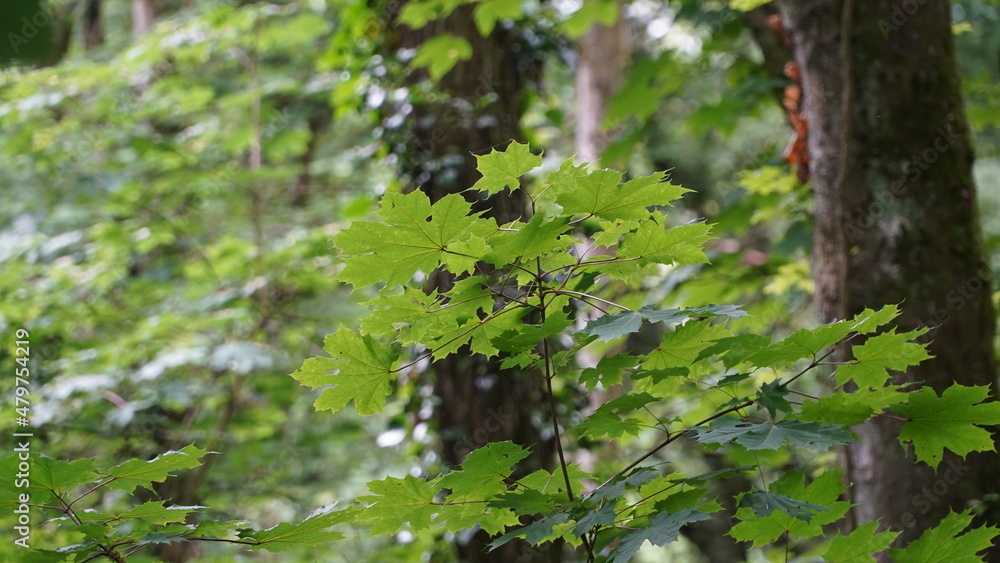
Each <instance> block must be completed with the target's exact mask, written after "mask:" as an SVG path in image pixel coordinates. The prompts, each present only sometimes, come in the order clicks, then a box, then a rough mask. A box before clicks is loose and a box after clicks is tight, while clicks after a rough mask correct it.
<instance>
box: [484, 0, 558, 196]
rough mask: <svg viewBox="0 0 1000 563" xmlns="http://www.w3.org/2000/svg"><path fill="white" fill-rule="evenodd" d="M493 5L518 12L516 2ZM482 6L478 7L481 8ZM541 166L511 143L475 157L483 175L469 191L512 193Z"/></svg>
mask: <svg viewBox="0 0 1000 563" xmlns="http://www.w3.org/2000/svg"><path fill="white" fill-rule="evenodd" d="M491 3H493V4H498V3H504V4H507V5H509V6H514V8H515V9H516V10H518V11H520V6H519V5H518V4H517V3H516V2H509V1H494V2H491ZM482 7H483V5H481V6H480V8H482ZM541 165H542V157H541V155H538V154H533V153H532V152H531V149H529V148H528V145H526V144H522V143H518V142H517V141H512V142H511V143H510V144H509V145H507V148H506V149H504V150H503V151H498V150H496V149H493V150H491V151H490V153H489V154H485V155H478V154H477V155H476V169H477V170H479V173H480V174H482V175H483V177H482V178H480V179H479V181H478V182H476V183H475V185H473V186H472V188H471V189H473V190H478V191H482V192H486V193H487V194H489V195H495V194H498V193H500V192H502V191H503V190H504V189H505V188H510V191H514V190H516V189H519V188H520V187H521V176H523V175H525V174H527V173H528V172H531V171H532V170H533V169H535V168H536V167H538V166H541Z"/></svg>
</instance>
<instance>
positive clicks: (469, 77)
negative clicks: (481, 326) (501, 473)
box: [398, 6, 561, 563]
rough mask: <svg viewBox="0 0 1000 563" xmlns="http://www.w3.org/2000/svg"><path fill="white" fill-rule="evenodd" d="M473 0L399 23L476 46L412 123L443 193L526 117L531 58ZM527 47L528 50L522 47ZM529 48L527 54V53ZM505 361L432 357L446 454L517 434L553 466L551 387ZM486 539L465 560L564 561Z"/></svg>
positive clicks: (469, 175) (402, 36)
mask: <svg viewBox="0 0 1000 563" xmlns="http://www.w3.org/2000/svg"><path fill="white" fill-rule="evenodd" d="M472 8H473V7H472V6H463V7H460V8H458V9H456V10H455V12H454V13H453V14H452V15H450V16H448V17H447V18H445V19H443V20H439V21H436V22H432V23H430V24H428V25H427V26H426V27H424V28H421V29H418V30H413V29H409V28H406V27H400V28H399V36H398V39H399V47H401V48H411V49H412V48H417V47H418V46H419V45H420V44H422V43H423V42H424V41H426V40H427V39H429V38H431V37H433V36H435V35H438V34H440V33H451V34H454V35H455V36H457V37H461V38H463V39H465V40H467V41H468V42H469V43H470V44H471V45H472V56H471V58H470V59H468V60H465V61H460V62H459V63H458V64H456V65H455V67H454V68H453V69H452V70H451V71H450V72H449V73H448V74H446V75H444V76H443V77H442V78H441V79H440V81H439V82H438V83H437V85H436V86H437V88H438V89H439V90H440V91H442V92H444V93H445V94H446V96H444V97H443V98H444V99H443V100H442V101H440V102H423V103H416V104H414V107H413V110H412V113H411V114H410V115H409V116H408V122H409V123H411V124H412V130H411V131H410V132H409V138H408V146H407V147H406V150H405V153H406V154H405V156H404V158H403V161H404V164H403V167H404V172H406V173H407V174H408V175H409V176H410V177H411V178H412V181H413V185H414V187H419V189H421V190H423V191H424V192H425V193H427V195H428V196H429V197H430V199H431V200H432V201H436V200H438V199H440V198H442V197H444V196H445V195H447V194H451V193H459V192H461V191H463V190H466V189H468V188H469V187H471V186H472V185H473V184H474V183H475V182H476V180H478V178H479V172H478V171H476V160H475V157H474V155H473V153H475V154H486V153H487V152H489V151H490V150H491V149H492V148H494V147H496V148H502V147H503V146H505V145H506V144H507V142H508V141H510V140H511V139H521V138H523V136H522V135H521V129H520V120H521V103H522V93H523V91H524V85H525V81H524V77H525V76H526V75H530V74H532V73H533V72H534V69H533V68H532V67H531V66H530V62H527V61H524V60H519V59H518V57H517V55H516V53H515V47H514V45H515V43H516V41H517V38H516V35H515V34H514V33H513V32H512V31H510V30H505V29H502V28H500V27H499V26H498V27H497V29H495V30H494V31H493V33H492V34H490V35H489V36H488V37H482V36H481V35H480V34H479V32H478V31H477V29H476V27H475V24H474V21H473V19H472ZM522 52H523V51H522ZM521 56H522V57H524V56H525V55H523V54H522V55H521ZM423 78H424V75H423V73H422V72H418V73H414V74H413V75H412V76H411V77H410V79H409V80H410V82H411V84H416V83H417V82H419V81H420V80H421V79H423ZM473 203H474V208H476V209H485V210H487V216H488V217H493V218H494V219H496V220H497V222H498V223H501V224H503V223H506V222H509V221H513V220H515V219H519V218H523V217H526V216H527V215H528V214H529V212H530V210H529V202H528V198H527V196H526V194H525V193H524V192H523V190H518V191H515V192H514V193H513V194H511V193H507V192H504V193H501V194H499V195H497V196H496V197H493V198H490V199H488V200H480V201H474V202H473ZM453 281H454V280H453V279H451V277H450V276H449V275H447V274H446V273H444V272H440V271H439V272H436V273H435V274H434V275H432V276H431V279H430V280H429V286H430V287H446V286H447V285H448V284H451V283H453ZM499 363H500V362H499V361H498V360H487V359H486V358H485V357H483V356H481V355H471V354H468V355H461V356H455V357H452V358H445V359H442V360H439V361H437V362H435V363H434V364H433V365H432V366H431V369H432V371H433V376H434V393H435V396H436V398H437V400H438V405H437V406H436V408H435V413H434V419H435V422H436V423H437V429H438V432H439V436H440V443H441V452H440V453H441V459H442V461H443V462H444V464H445V465H447V466H451V467H454V466H457V465H460V464H461V463H462V461H463V460H464V459H465V456H466V455H467V454H468V453H469V452H470V451H472V450H474V449H476V448H479V447H482V446H484V445H485V444H486V443H487V442H495V441H504V440H511V441H513V442H515V443H517V444H519V445H521V446H524V447H527V448H530V449H531V452H532V453H531V456H530V457H529V458H527V459H525V460H524V461H523V462H522V463H521V464H519V466H520V467H519V470H520V471H521V472H523V473H524V474H527V473H530V472H531V471H534V470H536V469H540V468H543V467H551V466H552V454H553V452H554V450H553V446H554V444H553V442H552V438H551V436H549V435H548V434H551V432H549V433H546V434H543V432H544V431H543V428H549V426H547V425H545V426H540V423H539V422H538V421H543V423H542V424H544V421H547V420H548V416H546V415H544V414H541V415H540V413H545V412H547V411H546V410H544V409H543V405H544V404H545V399H546V396H545V392H544V386H543V385H542V381H541V376H540V374H538V373H535V372H532V371H522V370H509V369H501V368H500V367H499ZM488 543H489V538H488V537H487V536H486V534H485V533H483V532H478V533H475V534H473V535H471V536H462V535H460V536H459V537H458V538H457V540H456V547H457V551H458V557H459V560H460V561H463V562H504V563H508V562H519V561H559V560H561V549H560V548H558V547H556V548H550V549H548V550H546V551H545V552H542V551H539V550H532V549H526V548H525V546H523V545H519V544H520V542H510V543H507V544H505V545H504V546H502V547H500V548H499V549H497V550H496V551H493V552H486V549H487V548H486V546H487V544H488Z"/></svg>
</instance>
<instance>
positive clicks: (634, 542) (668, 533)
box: [611, 508, 711, 563]
mask: <svg viewBox="0 0 1000 563" xmlns="http://www.w3.org/2000/svg"><path fill="white" fill-rule="evenodd" d="M709 518H711V516H710V515H709V514H706V513H704V512H698V511H696V510H692V509H690V508H687V509H684V510H681V511H680V512H675V513H670V512H661V513H659V514H657V515H656V516H654V517H653V519H652V520H651V521H650V522H649V524H648V525H647V526H645V527H643V528H642V529H640V530H636V531H635V532H632V533H630V534H627V535H625V536H622V539H621V543H620V544H619V545H618V548H617V549H615V550H614V551H613V552H611V562H612V563H627V562H628V560H629V559H631V558H632V556H633V555H635V554H636V552H638V551H639V548H641V547H642V545H643V544H644V543H646V542H647V541H648V542H649V543H651V544H653V545H656V546H662V545H666V544H668V543H670V542H673V541H677V537H678V534H679V533H680V531H681V527H682V526H684V525H685V524H690V523H692V522H699V521H701V520H708V519H709Z"/></svg>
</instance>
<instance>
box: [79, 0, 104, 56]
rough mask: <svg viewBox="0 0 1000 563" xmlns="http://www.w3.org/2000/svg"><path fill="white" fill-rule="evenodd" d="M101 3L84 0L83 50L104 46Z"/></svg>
mask: <svg viewBox="0 0 1000 563" xmlns="http://www.w3.org/2000/svg"><path fill="white" fill-rule="evenodd" d="M101 2H102V0H85V1H84V3H83V24H82V27H83V48H84V49H86V50H88V51H89V50H91V49H93V48H95V47H100V46H101V45H103V44H104V27H103V25H102V24H101Z"/></svg>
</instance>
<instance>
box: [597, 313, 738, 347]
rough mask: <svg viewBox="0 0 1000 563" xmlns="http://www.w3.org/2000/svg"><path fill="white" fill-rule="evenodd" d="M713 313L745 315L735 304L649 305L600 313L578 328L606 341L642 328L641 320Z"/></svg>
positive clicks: (671, 321)
mask: <svg viewBox="0 0 1000 563" xmlns="http://www.w3.org/2000/svg"><path fill="white" fill-rule="evenodd" d="M716 316H727V317H729V318H733V319H738V318H740V317H745V316H747V313H746V312H745V311H741V310H740V309H739V307H738V306H736V305H709V306H707V307H698V308H695V309H665V310H657V309H655V308H653V307H652V306H647V307H643V308H641V309H639V310H638V311H621V312H619V313H614V314H611V315H602V316H600V317H598V318H596V319H594V320H592V321H589V322H588V323H587V327H586V328H584V329H583V330H581V331H580V334H584V335H587V336H595V337H597V339H598V340H601V341H604V342H610V341H612V340H614V339H616V338H621V337H622V336H625V335H626V334H631V333H633V332H638V331H639V329H640V328H641V327H642V321H643V320H646V321H650V322H660V323H665V324H676V323H680V322H684V321H686V320H688V319H692V318H699V317H716Z"/></svg>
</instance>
